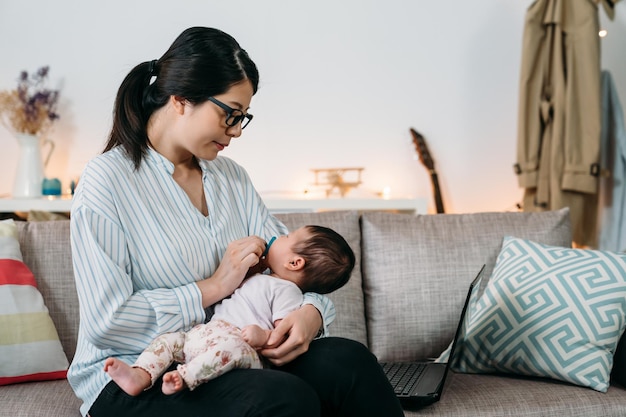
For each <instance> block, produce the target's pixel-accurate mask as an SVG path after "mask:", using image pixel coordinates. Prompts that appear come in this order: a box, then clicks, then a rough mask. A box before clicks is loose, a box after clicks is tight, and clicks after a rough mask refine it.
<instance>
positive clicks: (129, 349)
mask: <svg viewBox="0 0 626 417" xmlns="http://www.w3.org/2000/svg"><path fill="white" fill-rule="evenodd" d="M200 167H201V168H202V181H203V184H204V193H205V196H206V203H207V207H208V211H209V215H208V216H207V217H205V216H203V215H202V213H200V211H199V210H198V209H197V208H196V207H195V206H193V204H192V203H191V201H190V200H189V198H188V196H187V194H186V193H185V192H184V191H183V189H182V188H181V187H180V186H179V185H178V184H177V183H176V182H175V181H174V179H173V178H172V173H173V172H174V165H173V164H172V163H171V162H170V161H168V160H167V159H166V158H164V157H163V156H162V155H160V154H159V153H157V152H156V151H154V150H152V149H150V150H149V151H148V153H147V155H146V157H145V158H144V160H143V161H142V163H141V166H140V167H139V169H137V170H135V168H134V166H133V164H132V162H131V161H130V160H129V159H128V158H127V156H126V155H125V153H124V151H123V150H122V149H121V148H119V147H118V148H115V149H113V150H111V151H109V152H106V153H104V154H102V155H100V156H98V157H96V158H95V159H93V160H92V161H90V162H89V163H88V164H87V166H86V168H85V170H84V172H83V174H82V176H81V179H80V181H79V184H78V187H77V189H76V194H75V196H74V201H73V203H72V213H71V243H72V259H73V266H74V276H75V279H76V287H77V291H78V298H79V300H80V329H79V334H78V345H77V349H76V355H75V356H74V359H73V361H72V364H71V366H70V369H69V371H68V380H69V382H70V384H71V385H72V387H73V389H74V391H75V392H76V395H77V396H78V397H79V398H81V399H82V400H83V402H84V403H83V405H82V407H81V412H82V414H83V415H86V414H87V412H88V411H89V408H90V407H91V405H92V404H93V402H94V401H95V400H96V398H97V397H98V395H99V394H100V391H101V390H102V389H103V388H104V386H105V385H106V384H107V383H108V382H109V380H110V378H109V376H108V375H107V374H106V373H105V372H104V371H103V364H104V360H105V359H106V358H108V357H111V356H115V357H118V358H119V359H121V360H123V361H125V362H127V363H133V362H134V361H135V359H136V358H137V356H138V355H139V353H141V351H142V350H143V349H145V348H146V347H147V346H148V344H149V343H150V342H151V341H152V339H154V338H155V337H156V336H157V335H159V334H162V333H166V332H175V331H181V330H183V331H184V330H188V329H189V328H191V327H192V326H193V325H195V324H197V323H202V322H204V321H205V319H206V318H207V317H206V315H205V311H204V309H203V308H202V296H201V293H200V290H199V289H198V286H197V285H196V284H195V282H196V281H199V280H201V279H204V278H206V277H210V276H211V275H213V273H214V272H215V270H216V269H217V267H218V264H219V262H220V260H221V259H222V257H223V255H224V252H225V250H226V247H227V246H228V244H229V243H230V242H232V241H233V240H236V239H240V238H243V237H246V236H250V235H257V236H260V237H262V238H264V239H266V240H267V239H269V238H270V237H272V236H277V235H281V234H284V233H286V232H287V230H286V227H285V226H284V225H283V224H282V223H280V222H279V221H278V220H277V219H275V218H274V217H273V216H272V215H271V214H270V213H269V211H268V209H267V208H266V207H265V204H263V201H262V200H261V198H260V196H259V195H258V193H257V192H256V190H255V189H254V187H253V185H252V182H251V181H250V178H249V177H248V174H247V173H246V172H245V170H244V169H243V168H242V167H241V166H239V165H238V164H236V163H235V162H234V161H232V160H230V159H228V158H225V157H217V158H216V159H215V160H213V161H205V160H201V161H200ZM304 302H305V303H308V304H313V305H314V306H315V307H316V308H317V309H318V310H319V311H320V312H321V313H322V317H323V318H324V330H325V331H326V330H327V326H328V325H329V324H330V322H331V321H332V320H333V319H334V316H335V309H334V306H333V305H332V302H331V301H330V300H329V299H328V298H327V297H324V296H321V295H319V294H311V293H307V294H305V301H304Z"/></svg>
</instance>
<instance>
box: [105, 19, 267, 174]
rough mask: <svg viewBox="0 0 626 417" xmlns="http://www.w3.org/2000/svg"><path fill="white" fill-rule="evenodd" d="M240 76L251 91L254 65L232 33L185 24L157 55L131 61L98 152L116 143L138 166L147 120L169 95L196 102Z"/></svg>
mask: <svg viewBox="0 0 626 417" xmlns="http://www.w3.org/2000/svg"><path fill="white" fill-rule="evenodd" d="M153 78H154V80H153ZM244 80H249V81H250V83H251V84H252V89H253V92H254V93H256V92H257V89H258V85H259V72H258V70H257V67H256V65H255V64H254V62H253V61H252V60H251V59H250V57H249V56H248V54H247V52H246V51H245V50H244V49H242V48H241V46H240V45H239V43H237V41H236V40H235V39H234V38H233V37H232V36H230V35H229V34H227V33H225V32H222V31H221V30H219V29H213V28H206V27H192V28H189V29H186V30H185V31H183V32H182V33H181V34H180V35H179V36H178V37H177V38H176V40H174V42H173V43H172V45H171V46H170V48H169V49H168V50H167V51H166V52H165V54H163V56H162V57H161V58H159V59H158V60H154V61H146V62H143V63H141V64H139V65H137V66H136V67H135V68H133V69H132V70H131V71H130V72H129V73H128V75H127V76H126V78H125V79H124V81H122V84H121V85H120V88H119V90H118V92H117V97H116V99H115V106H114V110H113V127H112V129H111V133H110V135H109V140H108V142H107V144H106V147H105V149H104V152H106V151H108V150H110V149H112V148H115V147H116V146H121V147H122V148H123V149H124V151H126V153H127V154H128V156H129V157H130V158H131V160H132V161H133V164H134V165H135V169H137V168H139V166H140V165H141V161H142V159H143V157H144V155H145V153H146V151H147V150H148V144H149V139H148V133H147V130H146V127H147V124H148V120H149V119H150V116H151V115H152V113H154V111H155V110H158V109H159V108H161V107H163V106H164V105H165V104H166V103H167V101H168V100H169V98H170V96H178V97H181V98H184V99H185V100H187V101H189V102H190V103H193V104H198V103H201V102H204V101H206V100H207V99H208V98H209V97H211V96H215V95H219V94H223V93H225V92H226V91H227V90H228V89H229V88H230V87H231V86H233V85H234V84H237V83H239V82H242V81H244Z"/></svg>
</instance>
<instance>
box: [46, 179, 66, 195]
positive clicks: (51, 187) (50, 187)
mask: <svg viewBox="0 0 626 417" xmlns="http://www.w3.org/2000/svg"><path fill="white" fill-rule="evenodd" d="M41 188H42V194H43V195H56V196H59V195H61V192H62V191H61V181H60V180H59V179H58V178H44V179H43V185H42V187H41Z"/></svg>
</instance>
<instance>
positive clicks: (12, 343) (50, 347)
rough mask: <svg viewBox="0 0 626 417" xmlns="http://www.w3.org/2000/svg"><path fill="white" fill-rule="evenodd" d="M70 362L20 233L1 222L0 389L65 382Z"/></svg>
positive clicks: (9, 224)
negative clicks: (23, 256)
mask: <svg viewBox="0 0 626 417" xmlns="http://www.w3.org/2000/svg"><path fill="white" fill-rule="evenodd" d="M67 368H68V361H67V357H66V356H65V352H63V347H62V346H61V342H60V340H59V336H58V334H57V331H56V328H55V326H54V323H53V322H52V319H51V318H50V315H49V314H48V309H47V307H46V305H45V304H44V300H43V297H42V296H41V293H40V292H39V290H38V289H37V283H36V281H35V277H34V276H33V273H32V272H31V271H30V269H29V268H28V267H27V266H26V264H24V262H22V259H21V252H20V248H19V242H18V241H17V229H16V226H15V224H14V222H13V221H12V220H5V221H1V222H0V385H8V384H15V383H19V382H27V381H47V380H53V379H63V378H65V377H66V375H67Z"/></svg>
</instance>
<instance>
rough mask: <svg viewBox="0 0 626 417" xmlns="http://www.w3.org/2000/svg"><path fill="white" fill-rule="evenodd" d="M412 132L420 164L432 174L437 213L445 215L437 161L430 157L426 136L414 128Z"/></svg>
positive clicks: (431, 179)
mask: <svg viewBox="0 0 626 417" xmlns="http://www.w3.org/2000/svg"><path fill="white" fill-rule="evenodd" d="M410 132H411V136H412V137H413V144H414V145H415V150H416V151H417V155H418V156H419V159H420V162H421V163H422V165H424V167H426V169H427V170H428V172H429V173H430V182H431V183H432V186H433V197H434V199H435V208H436V209H437V213H438V214H440V213H445V209H444V207H443V198H442V197H441V189H440V188H439V178H438V177H437V171H436V170H435V161H434V160H433V158H432V157H431V155H430V151H429V150H428V146H427V145H426V139H424V136H422V135H421V134H420V133H419V132H417V131H416V130H415V129H413V128H411V129H410Z"/></svg>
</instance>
